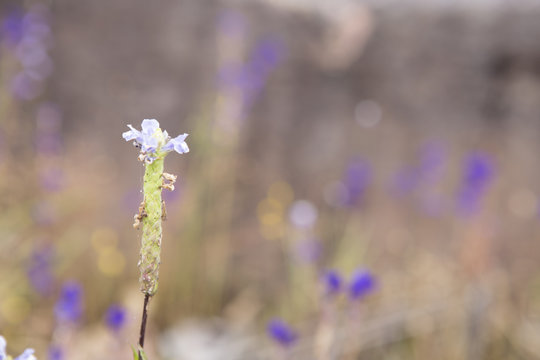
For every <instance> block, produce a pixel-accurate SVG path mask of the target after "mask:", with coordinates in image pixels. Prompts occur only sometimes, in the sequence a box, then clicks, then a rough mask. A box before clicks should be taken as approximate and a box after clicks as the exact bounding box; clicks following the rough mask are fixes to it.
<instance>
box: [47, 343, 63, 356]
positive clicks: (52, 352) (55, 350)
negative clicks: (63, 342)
mask: <svg viewBox="0 0 540 360" xmlns="http://www.w3.org/2000/svg"><path fill="white" fill-rule="evenodd" d="M47 358H48V360H62V359H63V358H64V352H63V351H62V348H60V347H59V346H56V345H53V346H51V347H50V348H49V351H48V354H47Z"/></svg>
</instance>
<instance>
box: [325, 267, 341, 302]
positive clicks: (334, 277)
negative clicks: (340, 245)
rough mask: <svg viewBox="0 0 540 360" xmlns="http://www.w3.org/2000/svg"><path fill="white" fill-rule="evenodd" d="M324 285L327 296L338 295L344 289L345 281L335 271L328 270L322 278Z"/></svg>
mask: <svg viewBox="0 0 540 360" xmlns="http://www.w3.org/2000/svg"><path fill="white" fill-rule="evenodd" d="M322 283H323V285H324V293H325V295H327V296H333V295H337V294H338V293H339V292H340V291H341V290H342V288H343V279H342V278H341V275H340V274H339V273H338V272H337V271H335V270H327V271H326V272H325V273H324V274H323V276H322Z"/></svg>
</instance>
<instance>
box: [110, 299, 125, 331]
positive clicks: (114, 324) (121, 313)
mask: <svg viewBox="0 0 540 360" xmlns="http://www.w3.org/2000/svg"><path fill="white" fill-rule="evenodd" d="M105 323H106V324H107V327H108V328H109V329H111V330H113V331H119V330H120V329H121V328H122V327H123V326H124V325H125V323H126V309H124V308H123V307H121V306H119V305H111V306H110V307H109V309H108V310H107V313H106V314H105Z"/></svg>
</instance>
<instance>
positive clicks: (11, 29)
mask: <svg viewBox="0 0 540 360" xmlns="http://www.w3.org/2000/svg"><path fill="white" fill-rule="evenodd" d="M0 34H1V35H2V39H3V40H5V41H6V45H7V46H8V47H14V46H15V45H17V43H19V41H20V40H21V38H22V36H23V12H22V11H21V10H20V9H13V10H11V11H10V12H9V13H8V14H7V16H6V17H5V18H4V19H2V29H1V32H0Z"/></svg>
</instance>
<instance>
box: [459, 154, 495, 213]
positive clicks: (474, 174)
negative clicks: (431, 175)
mask: <svg viewBox="0 0 540 360" xmlns="http://www.w3.org/2000/svg"><path fill="white" fill-rule="evenodd" d="M493 173H494V165H493V162H492V160H491V158H490V157H489V156H488V155H487V154H484V153H472V154H470V155H469V156H468V157H467V158H466V159H465V164H464V174H463V180H462V183H461V189H460V191H459V194H458V210H460V211H461V212H462V213H463V214H465V215H471V214H473V213H474V212H475V211H477V210H478V207H479V203H480V200H481V198H482V196H483V195H484V194H485V192H486V190H487V188H488V186H489V185H490V183H491V180H492V179H493Z"/></svg>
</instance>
